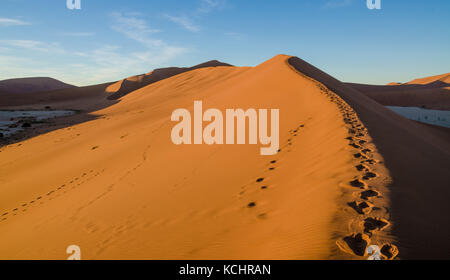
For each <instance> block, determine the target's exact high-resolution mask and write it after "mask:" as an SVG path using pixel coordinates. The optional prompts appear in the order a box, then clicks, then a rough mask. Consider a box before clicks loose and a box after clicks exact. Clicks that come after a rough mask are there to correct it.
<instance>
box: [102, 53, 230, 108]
mask: <svg viewBox="0 0 450 280" xmlns="http://www.w3.org/2000/svg"><path fill="white" fill-rule="evenodd" d="M217 66H231V65H230V64H227V63H223V62H220V61H217V60H211V61H208V62H205V63H202V64H199V65H196V66H193V67H189V68H187V67H186V68H179V67H169V68H161V69H155V70H153V71H152V72H150V73H148V74H142V75H137V76H132V77H129V78H126V79H123V80H121V81H118V82H116V83H114V84H112V85H110V86H109V87H108V88H106V92H107V93H108V94H110V95H109V96H108V98H109V99H112V100H115V99H119V98H121V97H123V96H125V95H127V94H128V93H130V92H133V91H135V90H137V89H139V88H142V87H145V86H147V85H150V84H153V83H155V82H157V81H160V80H163V79H167V78H170V77H172V76H175V75H178V74H181V73H184V72H188V71H192V70H195V69H200V68H207V67H217Z"/></svg>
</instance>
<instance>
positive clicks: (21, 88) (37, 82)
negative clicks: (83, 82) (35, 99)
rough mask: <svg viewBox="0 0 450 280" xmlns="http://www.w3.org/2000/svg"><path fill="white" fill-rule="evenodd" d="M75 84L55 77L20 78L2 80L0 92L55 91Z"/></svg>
mask: <svg viewBox="0 0 450 280" xmlns="http://www.w3.org/2000/svg"><path fill="white" fill-rule="evenodd" d="M74 87H75V86H73V85H69V84H66V83H63V82H61V81H58V80H56V79H53V78H46V77H36V78H19V79H9V80H3V81H0V94H5V93H35V92H42V91H53V90H59V89H66V88H74Z"/></svg>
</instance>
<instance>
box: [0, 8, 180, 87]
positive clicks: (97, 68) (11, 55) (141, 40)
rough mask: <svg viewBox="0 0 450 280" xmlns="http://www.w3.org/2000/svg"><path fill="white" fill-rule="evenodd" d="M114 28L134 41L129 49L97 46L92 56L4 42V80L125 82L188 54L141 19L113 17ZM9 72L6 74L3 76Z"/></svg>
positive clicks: (48, 45) (0, 51)
mask: <svg viewBox="0 0 450 280" xmlns="http://www.w3.org/2000/svg"><path fill="white" fill-rule="evenodd" d="M110 19H111V20H112V21H111V25H110V28H111V29H112V30H114V31H116V32H118V33H119V34H121V35H123V36H124V38H127V39H129V40H132V41H134V42H136V43H137V44H133V50H132V51H130V48H128V46H127V45H123V46H121V45H120V43H115V44H108V43H103V44H97V45H96V44H95V42H93V44H94V46H93V47H92V48H89V49H87V50H80V49H76V48H74V47H71V46H65V45H61V44H60V43H58V42H46V41H36V40H26V39H23V40H16V39H14V40H10V39H3V38H0V65H2V68H3V69H8V71H7V73H0V76H2V78H14V77H30V76H50V77H54V78H56V79H61V80H63V81H66V82H69V83H73V84H76V85H87V84H97V83H103V82H109V81H114V80H119V79H123V78H125V77H127V76H130V75H135V74H139V73H145V72H148V71H150V70H151V69H154V68H158V67H163V66H165V65H168V64H169V62H170V61H171V60H172V59H176V58H177V57H178V56H180V55H182V54H184V53H186V52H187V51H188V49H186V48H184V47H180V46H176V45H173V44H171V43H169V42H166V41H165V40H162V39H161V37H160V36H159V34H160V33H162V30H159V29H157V28H153V27H152V26H150V24H149V23H148V22H147V20H145V18H144V16H143V15H141V14H139V13H126V14H125V13H113V14H111V15H110ZM61 35H65V36H93V35H95V34H94V33H92V34H91V33H89V32H86V33H85V32H79V33H70V32H69V33H61ZM2 72H3V71H2Z"/></svg>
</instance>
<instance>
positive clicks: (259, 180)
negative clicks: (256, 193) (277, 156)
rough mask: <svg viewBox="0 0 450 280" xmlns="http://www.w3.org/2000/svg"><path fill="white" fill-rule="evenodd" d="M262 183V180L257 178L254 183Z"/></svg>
mask: <svg viewBox="0 0 450 280" xmlns="http://www.w3.org/2000/svg"><path fill="white" fill-rule="evenodd" d="M262 181H264V178H258V179H256V183H261V182H262Z"/></svg>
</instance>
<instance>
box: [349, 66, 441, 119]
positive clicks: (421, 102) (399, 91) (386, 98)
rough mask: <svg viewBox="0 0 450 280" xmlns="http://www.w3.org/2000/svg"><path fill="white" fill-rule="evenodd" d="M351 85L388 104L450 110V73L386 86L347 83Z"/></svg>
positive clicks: (383, 103)
mask: <svg viewBox="0 0 450 280" xmlns="http://www.w3.org/2000/svg"><path fill="white" fill-rule="evenodd" d="M347 85H349V86H350V87H352V88H354V89H356V90H358V91H360V92H362V93H364V94H365V95H367V96H368V97H370V98H372V99H373V100H375V101H377V102H378V103H380V104H382V105H386V106H402V107H421V108H427V109H436V110H450V74H449V73H447V74H443V75H438V76H432V77H427V78H421V79H415V80H413V81H411V82H408V83H405V84H401V83H390V84H388V85H386V86H378V85H365V84H354V83H347Z"/></svg>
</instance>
